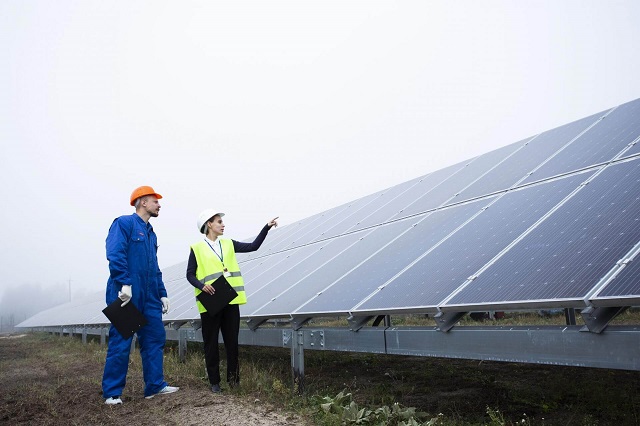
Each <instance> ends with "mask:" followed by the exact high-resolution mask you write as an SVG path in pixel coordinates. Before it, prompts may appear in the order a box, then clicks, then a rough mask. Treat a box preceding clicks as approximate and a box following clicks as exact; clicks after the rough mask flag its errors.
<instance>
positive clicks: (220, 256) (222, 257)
mask: <svg viewBox="0 0 640 426" xmlns="http://www.w3.org/2000/svg"><path fill="white" fill-rule="evenodd" d="M204 241H205V242H206V243H207V245H208V246H209V247H211V251H213V252H214V253H215V254H216V256H218V259H220V262H222V264H223V265H224V254H223V253H222V243H221V242H220V240H218V245H219V246H220V254H218V252H217V251H215V249H214V248H213V246H212V245H211V244H209V241H208V240H204Z"/></svg>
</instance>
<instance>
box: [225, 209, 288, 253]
mask: <svg viewBox="0 0 640 426" xmlns="http://www.w3.org/2000/svg"><path fill="white" fill-rule="evenodd" d="M277 219H278V218H277V217H275V218H273V219H271V220H270V221H269V222H267V224H266V225H265V226H264V228H262V230H261V231H260V233H259V234H258V236H257V237H256V239H255V240H253V242H252V243H243V242H240V241H236V240H232V241H233V249H234V250H235V252H236V253H248V252H250V251H256V250H258V249H259V248H260V246H261V245H262V242H263V241H264V239H265V238H267V233H268V232H269V229H271V228H272V227H277V226H278V222H277Z"/></svg>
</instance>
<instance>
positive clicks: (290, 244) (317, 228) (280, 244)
mask: <svg viewBox="0 0 640 426" xmlns="http://www.w3.org/2000/svg"><path fill="white" fill-rule="evenodd" d="M361 202H362V199H359V200H355V201H353V202H351V203H346V204H343V205H341V206H338V207H334V208H332V209H330V210H327V211H324V212H322V213H319V214H317V215H314V216H311V217H310V218H308V219H303V220H301V221H299V222H297V223H295V224H291V225H287V226H284V227H282V228H280V229H281V230H282V231H283V232H282V234H281V235H277V238H269V236H267V239H266V240H265V241H264V243H263V244H262V246H261V247H260V250H258V251H255V252H252V253H248V256H243V257H242V258H241V259H242V261H243V262H244V261H246V260H250V259H254V258H256V257H261V256H266V255H271V254H273V253H277V252H279V251H282V250H288V249H291V248H295V247H298V246H300V245H301V244H300V243H299V242H300V241H302V240H304V241H308V238H309V235H315V234H316V233H318V232H321V230H322V229H324V228H326V227H327V226H331V224H332V223H333V221H334V220H340V219H339V218H340V217H341V215H344V214H345V212H346V211H348V210H349V209H350V208H352V207H353V206H354V205H355V204H359V203H361ZM290 228H292V230H291V231H290ZM285 230H286V231H287V232H286V233H284V231H285Z"/></svg>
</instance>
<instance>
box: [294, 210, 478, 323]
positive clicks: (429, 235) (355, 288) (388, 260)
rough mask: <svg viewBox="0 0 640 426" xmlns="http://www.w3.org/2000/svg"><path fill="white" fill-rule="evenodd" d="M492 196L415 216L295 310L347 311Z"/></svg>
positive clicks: (476, 211) (475, 212)
mask: <svg viewBox="0 0 640 426" xmlns="http://www.w3.org/2000/svg"><path fill="white" fill-rule="evenodd" d="M489 202H490V200H482V201H481V202H480V201H476V202H473V203H468V204H464V205H459V206H456V207H453V208H449V209H444V210H439V211H436V212H433V213H431V214H428V215H427V216H426V217H417V218H415V220H416V222H417V224H416V225H415V226H414V227H412V228H411V229H410V230H409V231H407V232H406V233H404V234H402V235H400V236H399V237H398V238H397V239H395V240H394V241H392V242H390V244H388V245H387V246H385V247H380V248H381V250H380V251H379V252H378V253H376V254H375V255H373V256H372V257H371V258H370V259H368V260H366V261H365V262H364V263H362V264H361V265H359V266H358V267H356V268H355V269H354V270H353V271H351V272H350V273H349V274H347V275H346V276H345V277H343V278H342V279H340V280H338V281H337V282H336V283H334V284H333V285H332V286H331V287H330V288H328V289H327V290H325V291H324V292H323V293H322V295H321V296H318V297H315V298H314V299H313V300H311V301H310V302H309V303H307V304H305V305H304V306H303V307H302V308H301V309H299V310H298V311H296V313H309V312H314V313H317V312H348V311H349V310H350V309H351V308H353V307H354V306H355V305H357V304H358V303H359V302H360V301H361V300H363V299H364V298H365V297H367V296H368V295H369V294H371V293H372V292H373V291H374V290H375V289H376V287H378V286H380V285H382V284H384V283H385V282H387V281H388V280H389V279H391V278H392V277H393V276H394V275H396V274H397V273H398V272H400V271H401V270H402V269H404V268H405V267H407V266H408V265H409V264H410V263H411V262H413V261H414V260H416V259H417V258H418V257H419V256H420V255H421V254H423V253H425V252H426V251H427V250H429V248H431V247H432V246H433V245H435V244H436V243H438V242H439V241H440V240H442V239H443V238H444V237H445V236H447V235H448V234H449V233H451V232H452V231H453V230H455V229H456V228H457V227H459V226H460V225H462V224H463V223H464V222H465V221H467V220H469V219H470V218H471V217H472V216H473V215H474V214H477V213H478V212H480V210H481V208H482V207H483V206H485V205H486V204H488V203H489Z"/></svg>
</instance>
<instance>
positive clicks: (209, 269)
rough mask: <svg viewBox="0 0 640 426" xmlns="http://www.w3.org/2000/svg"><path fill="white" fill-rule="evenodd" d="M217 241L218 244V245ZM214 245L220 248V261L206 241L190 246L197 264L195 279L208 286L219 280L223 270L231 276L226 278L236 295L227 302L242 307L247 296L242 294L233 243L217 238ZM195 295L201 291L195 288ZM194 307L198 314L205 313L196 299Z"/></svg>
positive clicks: (242, 284)
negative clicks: (195, 306)
mask: <svg viewBox="0 0 640 426" xmlns="http://www.w3.org/2000/svg"><path fill="white" fill-rule="evenodd" d="M218 241H219V243H218ZM216 244H219V245H218V247H219V248H222V259H221V258H220V257H219V256H218V254H216V253H215V252H214V251H213V248H212V247H211V246H210V245H209V243H208V242H207V241H199V242H197V243H195V244H193V245H192V246H191V250H193V254H194V255H195V256H196V261H197V262H198V268H197V269H196V278H197V279H198V280H199V281H200V282H201V283H202V284H205V285H206V284H209V283H212V282H214V281H215V280H217V279H218V278H220V276H221V275H223V273H224V268H227V271H228V272H229V274H231V276H228V277H226V278H227V281H228V282H229V284H231V287H233V289H234V290H235V291H236V292H237V293H238V296H237V297H236V298H235V299H233V300H232V301H231V302H229V304H230V305H243V304H245V303H247V295H246V293H245V292H244V280H243V279H242V275H241V274H240V267H239V266H238V261H237V260H236V252H235V250H234V249H233V241H231V240H227V239H221V238H218V240H217V241H216ZM194 290H195V295H196V296H197V295H198V294H200V293H201V292H202V290H200V289H198V288H195V289H194ZM196 305H197V306H198V312H200V313H204V312H207V309H206V308H205V307H204V306H202V303H200V301H199V300H197V299H196Z"/></svg>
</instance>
